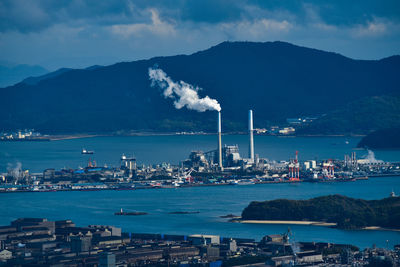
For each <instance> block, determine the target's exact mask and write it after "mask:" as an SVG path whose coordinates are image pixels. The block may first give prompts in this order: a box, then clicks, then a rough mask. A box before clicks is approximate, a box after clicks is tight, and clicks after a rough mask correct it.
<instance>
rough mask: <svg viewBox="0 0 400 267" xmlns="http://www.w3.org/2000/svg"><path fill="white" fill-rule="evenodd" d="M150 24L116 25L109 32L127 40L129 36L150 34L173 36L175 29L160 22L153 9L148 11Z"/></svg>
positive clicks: (166, 23)
mask: <svg viewBox="0 0 400 267" xmlns="http://www.w3.org/2000/svg"><path fill="white" fill-rule="evenodd" d="M150 13H151V23H148V24H146V23H133V24H117V25H112V26H111V27H110V29H111V32H112V33H114V34H116V35H119V36H122V37H124V38H128V37H129V36H131V35H141V34H146V33H151V34H154V35H163V36H170V35H174V34H175V28H174V26H173V25H172V24H170V23H168V22H166V21H162V20H161V19H160V16H159V14H158V12H157V10H155V9H150Z"/></svg>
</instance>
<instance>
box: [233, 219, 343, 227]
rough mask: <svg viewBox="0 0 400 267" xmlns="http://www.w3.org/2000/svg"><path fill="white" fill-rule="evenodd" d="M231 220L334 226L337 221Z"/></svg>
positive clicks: (251, 222)
mask: <svg viewBox="0 0 400 267" xmlns="http://www.w3.org/2000/svg"><path fill="white" fill-rule="evenodd" d="M231 222H238V223H246V224H294V225H313V226H326V227H335V226H337V223H328V222H318V221H285V220H241V219H232V220H231Z"/></svg>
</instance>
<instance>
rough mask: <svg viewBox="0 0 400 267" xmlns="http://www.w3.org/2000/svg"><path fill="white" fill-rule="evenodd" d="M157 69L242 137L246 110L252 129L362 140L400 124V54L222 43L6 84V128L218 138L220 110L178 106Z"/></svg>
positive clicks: (0, 109) (2, 112)
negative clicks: (209, 102)
mask: <svg viewBox="0 0 400 267" xmlns="http://www.w3.org/2000/svg"><path fill="white" fill-rule="evenodd" d="M153 66H157V67H159V68H161V69H162V70H164V71H165V72H166V73H167V74H168V75H169V76H170V77H171V78H172V79H173V80H176V81H179V80H183V81H185V82H187V83H190V84H193V85H195V86H198V87H201V88H202V90H200V91H199V95H200V96H201V97H204V96H206V95H208V96H209V97H211V98H215V99H217V100H218V101H219V103H220V104H221V107H222V118H223V130H224V131H245V130H246V125H247V121H246V120H247V110H248V109H253V110H254V120H255V121H254V123H255V126H256V127H267V126H271V125H274V124H280V123H284V122H285V121H286V118H293V117H300V116H321V115H323V116H322V117H321V118H320V119H318V120H316V121H315V122H313V123H312V124H311V125H308V126H306V127H303V128H302V129H301V132H302V133H303V134H332V133H334V134H346V133H358V134H365V133H368V132H370V131H373V130H378V129H380V128H389V127H390V126H392V124H393V123H400V122H399V121H397V118H398V117H399V114H400V112H399V108H398V107H399V106H398V105H397V104H396V103H399V96H400V94H399V93H400V87H399V84H400V56H392V57H388V58H384V59H381V60H355V59H351V58H348V57H345V56H342V55H340V54H336V53H332V52H325V51H321V50H316V49H311V48H306V47H300V46H296V45H293V44H289V43H285V42H265V43H258V42H223V43H221V44H218V45H216V46H214V47H211V48H209V49H207V50H204V51H200V52H197V53H194V54H191V55H177V56H167V57H155V58H151V59H148V60H138V61H133V62H121V63H117V64H114V65H110V66H95V67H93V68H87V69H62V70H59V71H57V72H55V73H50V74H47V75H45V76H42V77H36V78H31V79H28V80H25V81H22V82H20V83H18V84H16V85H14V86H10V87H6V88H0V98H1V99H5V100H6V101H3V103H2V105H1V106H0V128H1V129H0V131H1V130H14V129H18V128H35V129H36V130H38V131H40V132H44V133H111V132H116V131H131V130H134V131H154V132H160V131H162V132H166V131H168V132H171V131H193V130H195V131H208V132H215V131H216V112H212V111H206V112H196V111H192V110H187V109H185V108H182V109H175V108H174V105H173V100H172V99H165V98H164V97H163V95H162V92H161V91H160V89H157V88H154V87H151V83H150V80H149V76H148V69H149V68H150V67H153ZM374 103H379V108H376V106H375V104H374ZM372 115H373V116H372ZM388 117H389V118H388ZM382 119H383V120H384V121H386V122H382V123H378V122H379V121H382ZM372 120H373V121H372ZM354 121H356V122H354ZM393 121H394V122H393ZM358 122H359V123H358ZM388 124H389V125H388ZM349 125H350V127H349ZM388 126H389V127H388Z"/></svg>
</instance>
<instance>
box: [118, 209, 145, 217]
mask: <svg viewBox="0 0 400 267" xmlns="http://www.w3.org/2000/svg"><path fill="white" fill-rule="evenodd" d="M114 215H133V216H138V215H147V212H142V211H124V210H123V209H122V208H121V210H120V211H118V212H115V213H114Z"/></svg>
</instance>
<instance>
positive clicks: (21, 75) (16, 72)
mask: <svg viewBox="0 0 400 267" xmlns="http://www.w3.org/2000/svg"><path fill="white" fill-rule="evenodd" d="M46 73H48V70H46V69H45V68H43V67H41V66H37V65H35V66H31V65H26V64H20V65H14V66H13V65H10V64H4V65H0V87H5V86H9V85H13V84H16V83H18V82H20V81H21V80H23V79H25V78H26V77H30V76H39V75H44V74H46Z"/></svg>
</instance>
